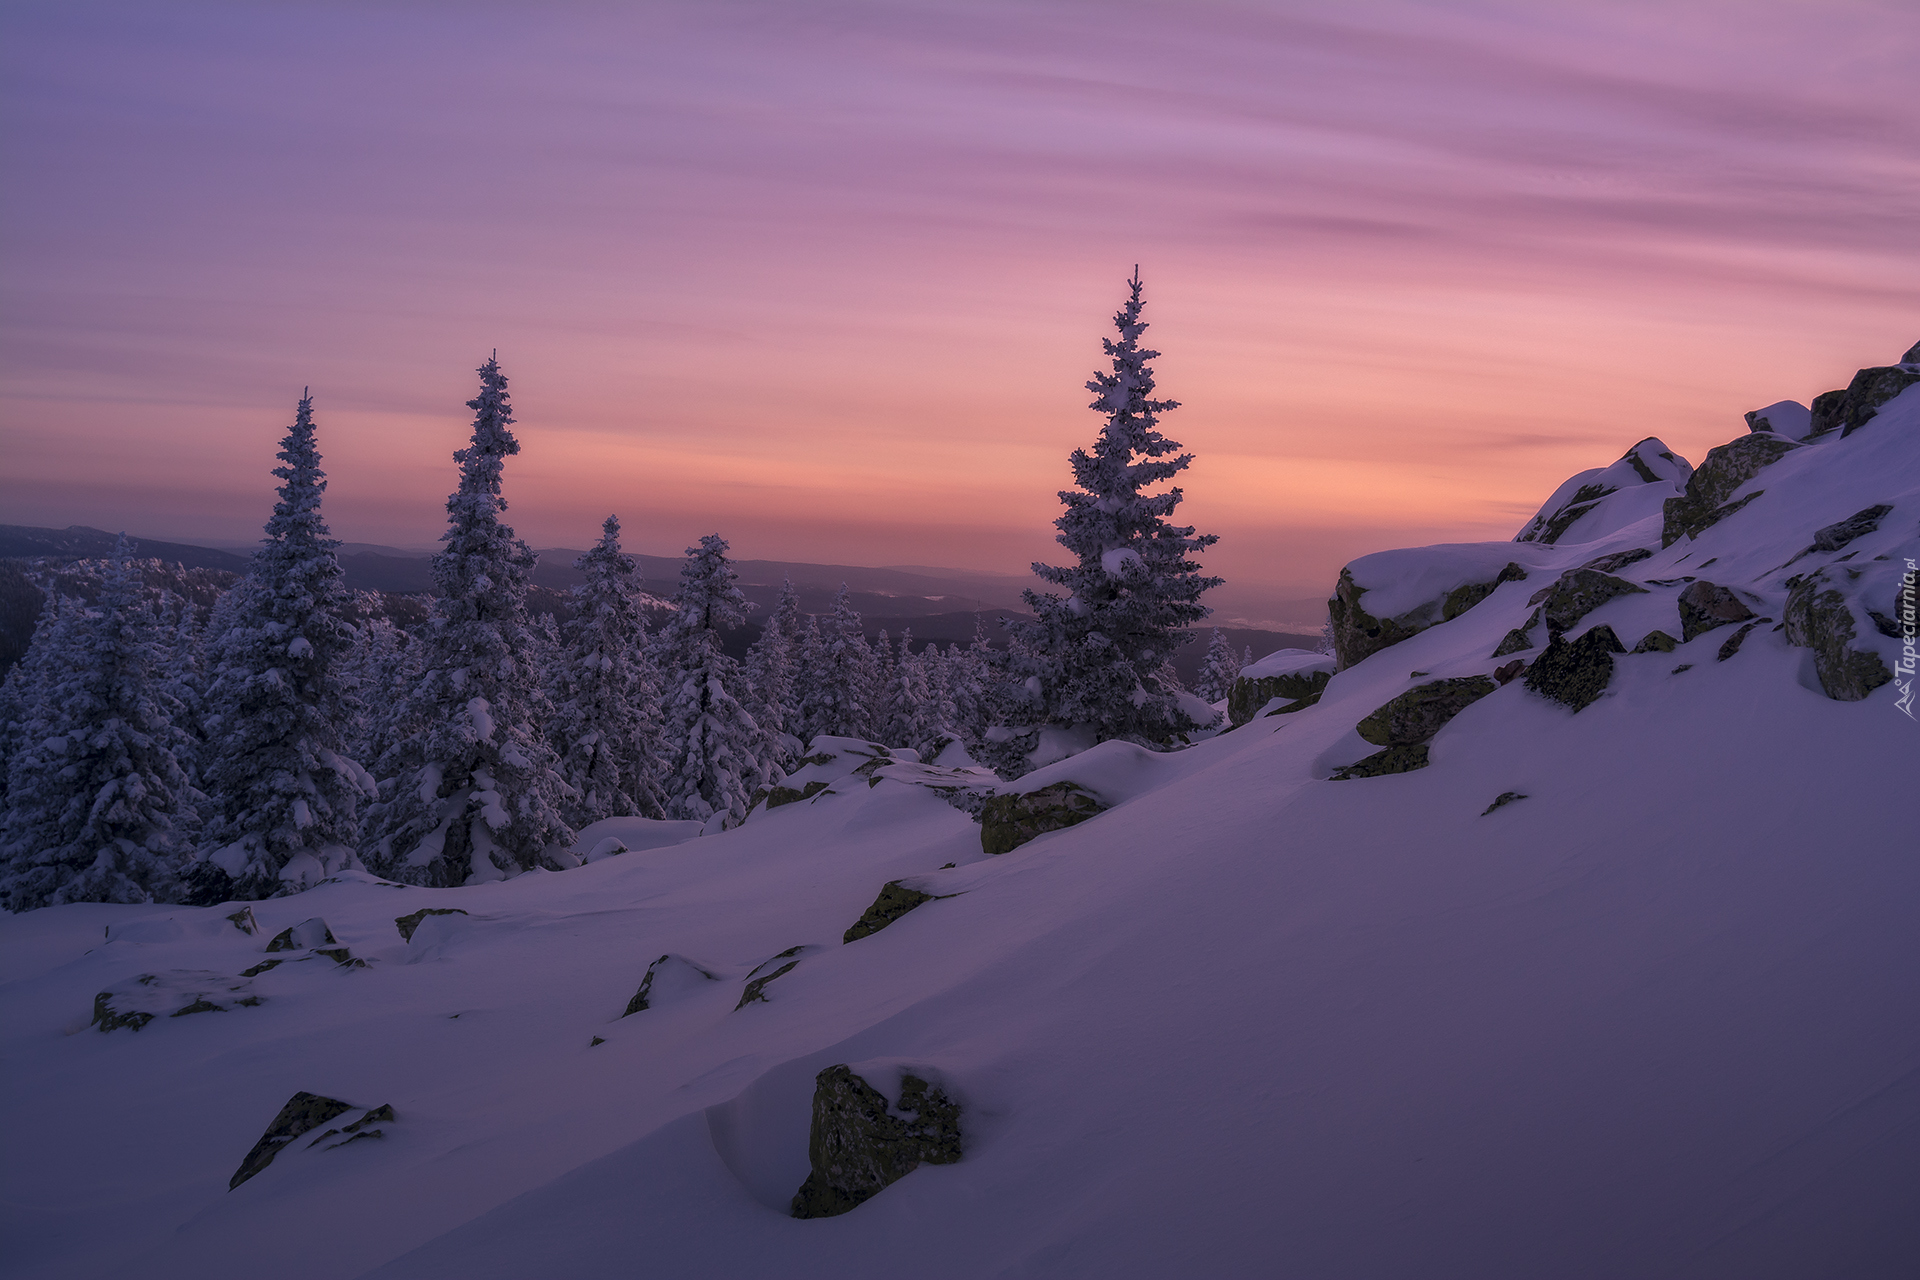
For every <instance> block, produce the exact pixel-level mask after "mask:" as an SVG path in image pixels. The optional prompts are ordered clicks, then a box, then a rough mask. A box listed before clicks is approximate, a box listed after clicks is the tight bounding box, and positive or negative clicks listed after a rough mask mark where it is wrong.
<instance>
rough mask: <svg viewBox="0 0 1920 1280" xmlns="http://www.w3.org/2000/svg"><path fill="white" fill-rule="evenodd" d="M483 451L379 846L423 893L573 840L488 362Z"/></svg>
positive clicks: (382, 858) (444, 552)
mask: <svg viewBox="0 0 1920 1280" xmlns="http://www.w3.org/2000/svg"><path fill="white" fill-rule="evenodd" d="M467 407H468V408H470V409H472V410H473V411H474V419H473V441H472V443H471V444H470V445H468V447H467V448H465V449H462V450H460V451H459V452H458V453H456V454H454V455H453V456H454V460H455V461H457V462H458V463H459V464H460V487H459V488H458V489H457V490H455V492H454V493H453V495H452V496H451V497H449V498H448V499H447V523H448V526H449V527H448V529H447V532H446V533H445V534H443V535H441V539H440V540H441V542H443V543H444V544H445V545H444V546H443V547H442V548H441V550H440V551H438V552H436V553H435V555H434V557H433V583H434V596H435V599H434V604H433V618H432V621H431V624H430V626H429V629H428V631H427V634H426V638H425V639H426V645H427V654H426V671H425V674H424V675H422V676H421V678H420V680H419V682H418V683H417V684H416V685H415V686H414V688H413V690H412V691H411V692H410V693H409V695H408V702H409V704H410V705H409V707H408V708H407V711H406V716H407V718H408V719H410V720H411V721H412V722H414V723H416V724H418V725H419V726H420V731H419V732H418V733H416V734H413V735H411V736H409V737H407V738H405V739H402V740H401V741H399V742H397V743H396V744H395V746H394V748H393V749H392V751H390V752H389V753H388V757H387V759H385V760H383V761H382V762H381V766H380V772H381V774H382V776H383V778H385V779H387V781H386V782H383V784H382V799H383V803H382V805H381V806H380V813H379V815H378V817H379V827H378V829H379V840H378V843H377V844H375V845H374V846H373V847H372V848H370V849H369V850H368V851H367V853H368V855H369V856H368V863H369V865H370V866H372V868H373V869H374V870H376V871H378V872H380V873H381V874H382V875H386V876H389V877H391V878H393V879H396V880H403V881H407V882H409V883H412V884H423V885H458V884H466V883H472V882H480V881H486V880H498V879H501V878H503V877H505V876H509V875H513V874H515V873H517V872H518V871H521V870H523V869H528V868H532V867H536V866H546V867H554V868H558V867H560V866H562V865H563V863H562V861H561V860H560V859H559V858H558V857H556V856H555V855H554V850H556V848H559V849H564V847H565V846H566V845H568V844H571V843H572V841H573V830H572V829H571V828H570V827H568V826H567V823H566V820H565V818H564V817H562V816H561V809H562V807H563V806H564V804H565V802H566V800H567V799H568V791H569V788H568V787H567V784H566V783H565V782H564V781H563V780H562V779H561V777H560V772H559V760H558V759H557V757H556V756H555V755H554V751H553V748H552V747H551V746H550V745H549V744H548V743H547V740H546V738H545V736H544V735H543V733H542V732H541V726H542V725H543V724H544V723H546V721H547V720H548V719H549V718H550V716H551V715H552V707H551V705H550V704H549V702H548V701H547V695H546V692H545V690H544V688H543V682H542V680H541V674H540V671H539V668H538V655H539V653H540V651H541V645H542V641H541V639H540V637H539V634H538V632H537V631H536V629H535V628H534V626H533V625H532V624H531V622H530V621H529V619H528V617H527V577H528V574H529V573H530V572H531V571H532V569H533V563H534V554H533V552H532V551H531V550H530V549H528V547H527V544H526V543H524V542H522V541H521V540H520V539H519V538H517V537H515V536H514V533H513V530H512V528H510V527H509V526H508V525H507V524H506V523H505V522H504V521H503V520H501V518H500V515H501V513H502V512H503V511H505V510H506V506H507V504H506V501H505V499H503V498H502V497H501V496H500V477H501V472H502V471H503V469H504V468H505V464H506V460H507V459H508V458H510V457H512V456H513V455H514V454H517V453H519V452H520V442H519V441H518V440H516V439H514V437H513V433H512V432H511V431H510V430H509V429H508V428H509V425H510V424H511V423H512V422H513V417H512V412H511V406H510V405H509V404H508V400H507V379H506V376H505V375H504V374H502V373H501V372H500V364H499V362H498V360H493V359H490V360H488V361H487V362H486V363H485V364H484V365H482V366H480V394H479V396H478V397H476V398H475V399H472V400H469V401H468V402H467Z"/></svg>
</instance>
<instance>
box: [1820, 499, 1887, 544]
mask: <svg viewBox="0 0 1920 1280" xmlns="http://www.w3.org/2000/svg"><path fill="white" fill-rule="evenodd" d="M1892 512H1893V508H1892V507H1891V506H1888V505H1887V504H1886V503H1879V504H1876V505H1874V506H1871V507H1868V508H1866V509H1865V510H1863V511H1856V512H1854V513H1853V514H1852V515H1850V516H1848V517H1847V518H1846V519H1845V520H1840V521H1837V522H1835V523H1833V524H1830V525H1828V526H1827V527H1826V528H1824V529H1821V530H1820V531H1819V532H1817V533H1815V534H1814V535H1813V545H1811V546H1809V547H1808V548H1807V551H1803V552H1801V554H1802V555H1805V554H1807V552H1811V551H1822V552H1827V553H1829V554H1830V553H1832V552H1835V551H1839V550H1841V549H1842V548H1844V547H1845V546H1846V545H1847V544H1848V543H1850V542H1852V541H1853V540H1854V539H1855V538H1858V537H1861V536H1862V535H1864V534H1869V533H1872V532H1873V531H1874V530H1875V529H1878V528H1879V527H1880V522H1881V521H1882V520H1884V519H1886V518H1887V516H1889V515H1890V514H1892Z"/></svg>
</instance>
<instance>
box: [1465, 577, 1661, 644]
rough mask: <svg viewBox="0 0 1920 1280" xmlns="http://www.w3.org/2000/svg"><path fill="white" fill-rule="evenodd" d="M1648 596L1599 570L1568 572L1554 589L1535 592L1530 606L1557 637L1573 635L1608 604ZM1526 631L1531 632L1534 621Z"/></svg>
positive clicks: (1543, 588)
mask: <svg viewBox="0 0 1920 1280" xmlns="http://www.w3.org/2000/svg"><path fill="white" fill-rule="evenodd" d="M1646 593H1647V589H1646V588H1645V587H1642V586H1637V585H1635V584H1634V583H1631V582H1628V581H1627V580H1626V579H1625V578H1616V577H1614V576H1613V575H1612V574H1610V573H1602V572H1601V571H1600V570H1598V569H1585V568H1582V569H1569V570H1568V571H1567V572H1565V573H1563V574H1561V575H1560V576H1559V578H1558V579H1556V580H1555V581H1554V583H1553V585H1551V586H1548V587H1542V588H1541V589H1540V590H1538V591H1536V592H1534V593H1533V595H1532V596H1530V597H1529V598H1528V600H1527V603H1528V604H1530V605H1534V606H1536V607H1537V608H1538V609H1539V610H1540V614H1539V616H1540V617H1542V618H1544V619H1545V620H1546V624H1547V634H1548V635H1549V636H1554V635H1558V634H1560V633H1561V632H1564V631H1571V630H1572V629H1573V627H1574V624H1575V623H1577V622H1579V621H1580V619H1582V618H1584V617H1586V616H1587V615H1588V614H1589V613H1592V612H1593V611H1594V610H1595V609H1598V608H1599V607H1600V606H1601V605H1603V604H1605V603H1606V602H1607V601H1609V600H1613V599H1616V598H1618V597H1620V596H1626V595H1645V594H1646ZM1527 629H1528V630H1531V629H1532V622H1531V620H1529V623H1528V628H1527ZM1496 656H1499V655H1496Z"/></svg>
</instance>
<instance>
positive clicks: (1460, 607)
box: [1440, 560, 1527, 622]
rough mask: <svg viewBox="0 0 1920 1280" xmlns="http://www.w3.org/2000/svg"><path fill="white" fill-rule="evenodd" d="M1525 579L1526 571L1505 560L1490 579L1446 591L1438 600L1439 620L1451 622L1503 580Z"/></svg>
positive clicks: (1484, 597)
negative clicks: (1502, 565) (1504, 564)
mask: <svg viewBox="0 0 1920 1280" xmlns="http://www.w3.org/2000/svg"><path fill="white" fill-rule="evenodd" d="M1526 580H1527V571H1526V570H1525V569H1522V568H1521V567H1520V566H1519V565H1518V564H1516V563H1514V562H1513V561H1511V560H1509V561H1507V567H1506V568H1504V569H1502V570H1501V571H1500V572H1499V573H1498V574H1497V575H1495V576H1494V578H1493V579H1492V580H1491V581H1488V582H1468V583H1463V584H1462V585H1460V586H1457V587H1455V588H1454V589H1453V590H1451V591H1449V592H1447V594H1446V598H1445V599H1444V600H1442V601H1441V602H1440V620H1441V621H1442V622H1452V621H1453V620H1454V619H1455V618H1457V617H1459V616H1460V615H1461V614H1463V613H1465V612H1466V611H1467V610H1469V609H1471V608H1473V606H1475V605H1477V604H1479V603H1480V602H1481V601H1482V600H1485V599H1486V598H1487V597H1488V596H1490V595H1492V594H1493V593H1494V590H1495V589H1496V588H1497V587H1499V585H1500V584H1501V583H1503V582H1525V581H1526Z"/></svg>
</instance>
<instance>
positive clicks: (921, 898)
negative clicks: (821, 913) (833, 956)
mask: <svg viewBox="0 0 1920 1280" xmlns="http://www.w3.org/2000/svg"><path fill="white" fill-rule="evenodd" d="M943 896H950V895H942V894H937V893H923V892H921V891H920V890H918V889H910V888H908V887H907V886H906V885H904V884H902V883H901V882H900V881H898V880H889V881H887V883H886V884H885V885H884V886H882V887H881V890H880V896H879V897H877V898H875V899H874V900H873V905H872V906H870V907H868V908H867V910H866V914H864V915H862V916H861V917H860V918H859V919H858V920H856V921H854V922H853V924H852V925H851V926H850V927H849V928H848V929H847V932H846V933H845V934H844V935H843V936H842V937H841V939H840V941H841V942H843V943H847V942H857V941H858V940H860V939H861V938H865V937H869V936H871V935H873V934H876V933H878V932H880V931H881V930H882V929H884V928H886V927H887V926H888V925H890V924H892V923H893V922H894V921H895V920H898V919H899V918H900V917H901V916H903V915H905V914H907V912H909V911H911V910H913V909H914V908H915V907H917V906H920V905H922V904H923V903H928V902H934V901H937V900H938V899H940V898H941V897H943Z"/></svg>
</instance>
